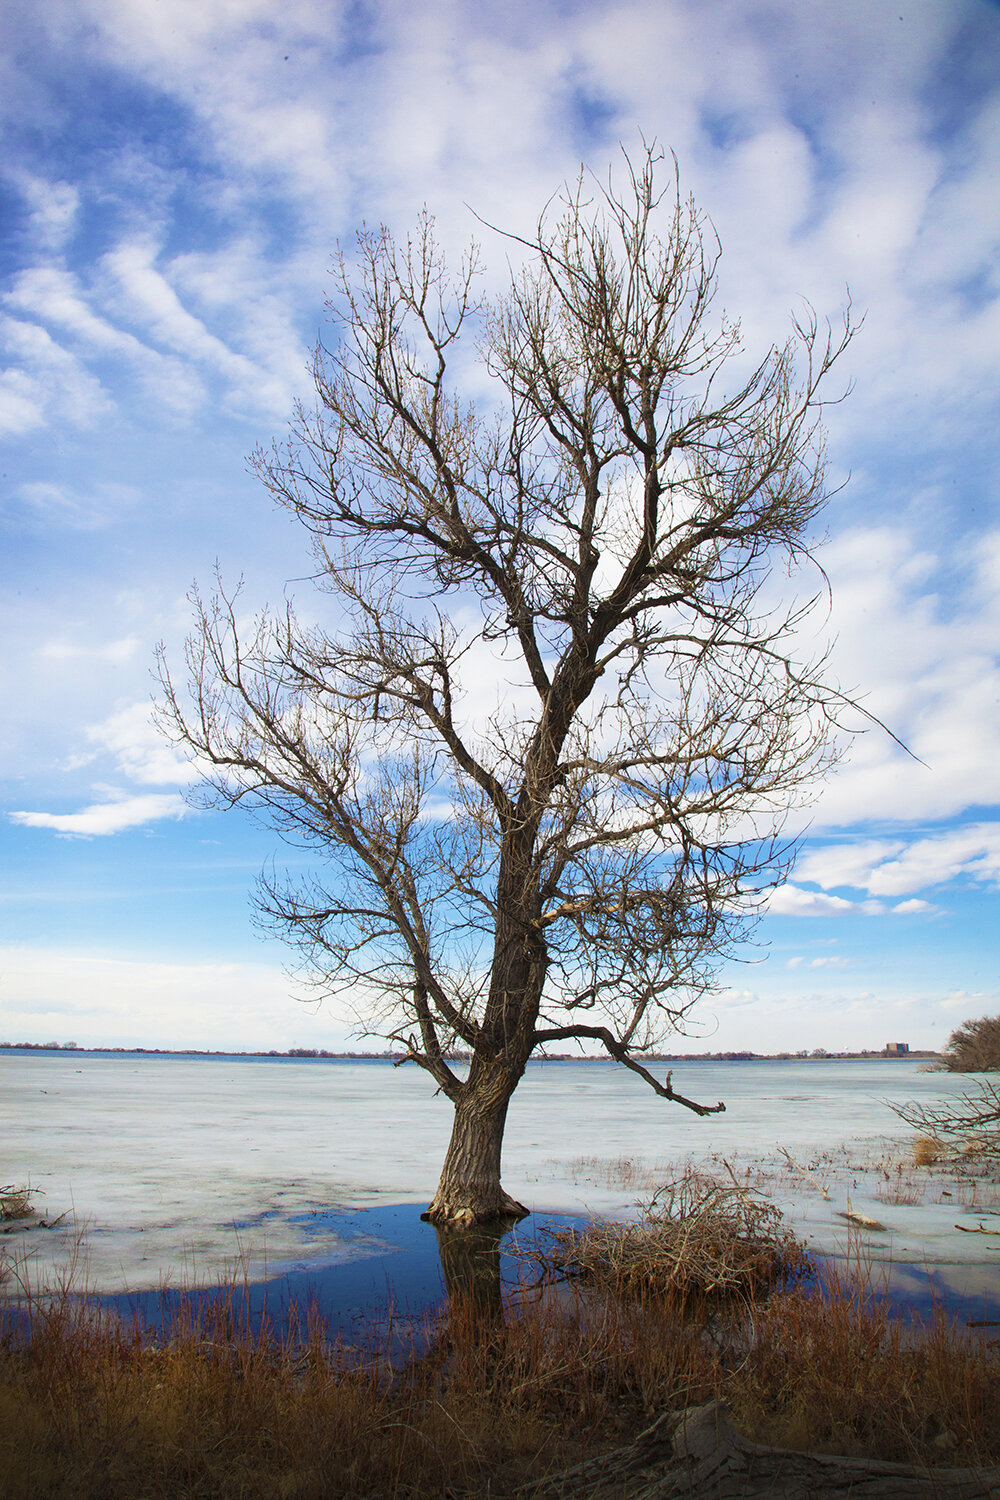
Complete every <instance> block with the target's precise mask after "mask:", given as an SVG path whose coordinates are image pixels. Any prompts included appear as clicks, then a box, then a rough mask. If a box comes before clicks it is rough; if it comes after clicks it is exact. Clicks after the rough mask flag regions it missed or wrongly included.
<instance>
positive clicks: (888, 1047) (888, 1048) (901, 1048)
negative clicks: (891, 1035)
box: [885, 1042, 910, 1057]
mask: <svg viewBox="0 0 1000 1500" xmlns="http://www.w3.org/2000/svg"><path fill="white" fill-rule="evenodd" d="M909 1050H910V1044H909V1042H886V1044H885V1055H886V1057H905V1056H906V1054H907V1053H908V1052H909Z"/></svg>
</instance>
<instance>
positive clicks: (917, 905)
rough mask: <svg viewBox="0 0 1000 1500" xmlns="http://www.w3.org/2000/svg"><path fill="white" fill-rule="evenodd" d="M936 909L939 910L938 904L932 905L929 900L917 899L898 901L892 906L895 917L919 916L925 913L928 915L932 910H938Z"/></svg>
mask: <svg viewBox="0 0 1000 1500" xmlns="http://www.w3.org/2000/svg"><path fill="white" fill-rule="evenodd" d="M936 911H937V907H936V906H932V905H931V903H930V902H929V901H916V900H913V901H898V902H897V903H896V905H895V906H894V907H893V908H892V914H893V916H894V917H911V916H918V915H925V916H926V915H927V914H929V913H930V912H936Z"/></svg>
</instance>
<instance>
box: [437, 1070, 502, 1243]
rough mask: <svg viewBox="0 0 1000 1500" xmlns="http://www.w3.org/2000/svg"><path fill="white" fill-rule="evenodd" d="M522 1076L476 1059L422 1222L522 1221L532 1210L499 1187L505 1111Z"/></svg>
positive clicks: (462, 1095)
mask: <svg viewBox="0 0 1000 1500" xmlns="http://www.w3.org/2000/svg"><path fill="white" fill-rule="evenodd" d="M522 1071H523V1069H522ZM519 1077H520V1072H517V1071H516V1070H513V1069H510V1068H502V1067H499V1066H496V1065H494V1067H492V1068H489V1069H488V1068H486V1067H485V1066H484V1065H483V1064H482V1063H481V1062H480V1060H479V1059H477V1058H475V1057H474V1058H473V1060H472V1066H471V1068H470V1070H469V1077H468V1079H467V1081H466V1083H465V1085H464V1087H463V1089H462V1092H461V1094H460V1095H459V1097H458V1099H457V1101H456V1103H455V1122H454V1124H453V1126H452V1131H451V1140H450V1141H449V1143H448V1151H447V1154H446V1156H445V1159H444V1166H443V1167H442V1169H441V1178H440V1181H439V1182H438V1186H437V1192H436V1193H435V1194H434V1201H433V1203H432V1204H431V1205H430V1207H429V1208H428V1210H427V1212H426V1213H425V1214H423V1215H421V1217H422V1218H424V1219H428V1220H430V1222H431V1223H432V1224H457V1225H469V1224H484V1223H489V1222H490V1221H491V1220H493V1219H523V1218H524V1217H525V1215H526V1214H527V1212H528V1210H527V1209H526V1208H525V1207H524V1205H523V1203H518V1202H516V1201H515V1199H513V1198H511V1197H509V1196H508V1195H507V1193H505V1192H504V1190H503V1188H502V1186H501V1184H500V1152H501V1148H502V1146H503V1131H504V1125H505V1124H506V1121H507V1105H508V1104H509V1102H510V1096H511V1094H512V1093H513V1092H514V1089H515V1087H516V1085H517V1081H518V1078H519Z"/></svg>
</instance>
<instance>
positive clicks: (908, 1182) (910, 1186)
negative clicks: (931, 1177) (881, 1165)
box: [872, 1162, 927, 1207]
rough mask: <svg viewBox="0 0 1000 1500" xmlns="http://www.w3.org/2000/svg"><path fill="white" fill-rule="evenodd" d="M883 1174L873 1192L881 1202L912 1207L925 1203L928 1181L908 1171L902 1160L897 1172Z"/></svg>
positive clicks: (874, 1196) (873, 1195)
mask: <svg viewBox="0 0 1000 1500" xmlns="http://www.w3.org/2000/svg"><path fill="white" fill-rule="evenodd" d="M882 1176H883V1180H882V1182H880V1183H879V1185H878V1187H877V1188H875V1190H874V1192H873V1194H872V1197H873V1198H875V1199H877V1201H878V1202H879V1203H891V1204H895V1205H897V1206H898V1205H901V1204H905V1205H908V1206H910V1207H913V1206H915V1205H916V1204H918V1203H923V1201H924V1198H925V1197H926V1195H927V1184H926V1182H925V1181H922V1180H921V1179H920V1178H918V1177H915V1176H914V1175H913V1173H912V1172H908V1171H907V1170H906V1169H905V1168H904V1166H903V1163H902V1162H899V1163H898V1164H897V1166H896V1170H895V1172H888V1171H887V1172H883V1174H882Z"/></svg>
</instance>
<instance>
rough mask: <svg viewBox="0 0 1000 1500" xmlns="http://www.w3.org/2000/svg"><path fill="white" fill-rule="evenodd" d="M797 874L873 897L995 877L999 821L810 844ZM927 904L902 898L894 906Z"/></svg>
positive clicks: (999, 873)
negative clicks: (906, 836)
mask: <svg viewBox="0 0 1000 1500" xmlns="http://www.w3.org/2000/svg"><path fill="white" fill-rule="evenodd" d="M795 873H796V876H797V877H798V878H799V879H800V880H806V881H811V882H813V883H814V884H816V885H819V886H822V887H823V888H824V890H830V889H837V888H841V887H845V886H846V887H851V888H854V889H856V890H864V891H868V892H869V893H870V894H871V895H873V896H902V895H908V894H909V893H910V892H911V891H921V890H927V889H930V888H931V887H934V886H940V885H945V884H947V883H948V882H949V881H953V880H957V879H962V878H964V879H966V880H969V881H974V882H976V883H977V884H987V885H994V886H995V885H996V884H997V883H998V882H1000V823H972V824H967V825H966V826H964V827H962V828H955V829H950V830H948V831H947V832H942V833H938V834H934V835H932V836H931V837H925V838H915V839H912V840H910V841H906V840H899V839H891V840H866V841H862V842H861V843H859V844H855V845H852V846H848V847H844V846H843V845H825V846H823V847H822V848H819V849H812V850H810V851H809V852H808V853H807V854H806V855H804V856H803V858H802V859H800V860H799V862H798V864H797V865H796V871H795ZM921 908H926V903H921V902H914V901H905V902H903V903H901V905H900V906H898V907H897V908H896V910H897V911H904V910H905V911H916V910H919V909H921Z"/></svg>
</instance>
